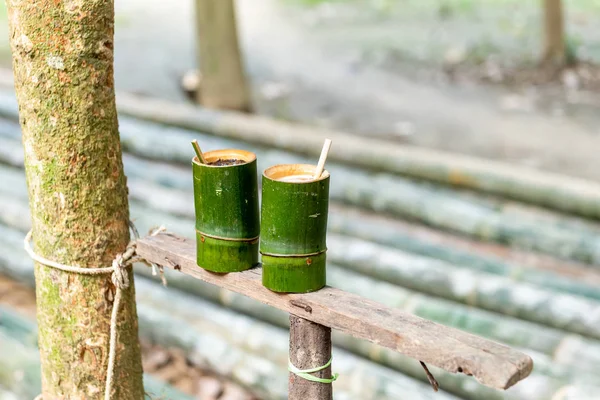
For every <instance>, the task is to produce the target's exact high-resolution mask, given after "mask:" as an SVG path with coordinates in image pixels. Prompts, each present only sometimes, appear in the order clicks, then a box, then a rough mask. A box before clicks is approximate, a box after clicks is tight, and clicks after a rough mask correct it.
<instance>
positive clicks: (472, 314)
mask: <svg viewBox="0 0 600 400" xmlns="http://www.w3.org/2000/svg"><path fill="white" fill-rule="evenodd" d="M132 215H143V216H147V220H145V219H142V220H139V221H138V223H139V224H140V225H141V226H142V227H150V226H151V225H152V224H153V221H156V220H157V219H160V220H161V221H166V222H167V224H168V225H169V226H172V227H174V230H177V228H182V229H183V230H184V231H185V230H186V229H185V225H186V224H185V223H179V225H177V221H178V220H174V219H172V218H171V219H169V217H168V216H166V215H164V214H160V213H155V212H154V213H153V212H152V210H149V209H145V208H141V209H140V208H139V206H138V205H136V204H135V203H134V204H132ZM191 223H192V222H191V221H190V222H189V223H188V225H191ZM24 229H27V227H24ZM3 237H4V238H5V240H9V238H10V237H11V235H10V234H8V233H7V232H4V233H3ZM12 237H13V242H14V243H13V246H17V245H18V242H19V240H20V237H19V235H18V234H17V235H14V234H13V235H12ZM9 249H10V247H9V248H7V254H10V253H9ZM7 262H11V261H10V257H9V260H7ZM338 271H340V272H338ZM331 274H332V278H331V279H332V284H334V285H336V286H339V287H341V288H343V289H346V290H349V291H353V292H357V293H359V294H361V295H363V296H365V297H371V298H376V299H377V300H379V301H382V302H384V303H386V304H389V305H391V306H401V307H404V308H405V309H407V311H412V312H415V313H416V314H417V315H419V316H422V317H426V318H431V319H434V320H436V321H438V322H441V323H444V324H447V325H453V326H455V327H458V328H461V329H467V330H469V331H472V332H475V333H478V334H481V335H483V336H487V337H490V338H492V339H495V340H499V341H503V342H505V343H508V344H511V345H514V346H518V347H526V348H533V349H536V350H537V351H540V352H543V353H546V354H548V355H552V354H554V353H556V354H560V355H561V356H562V358H561V360H559V361H561V362H563V363H565V362H569V360H571V361H572V360H576V361H575V362H576V363H577V364H579V365H594V364H595V365H598V360H599V359H600V352H599V351H596V350H593V349H594V348H596V347H598V346H597V345H595V344H593V343H592V342H586V341H585V340H581V339H577V338H576V337H574V336H573V337H569V336H566V335H565V334H564V333H558V332H557V331H553V330H552V329H547V328H546V329H544V328H543V327H540V326H536V325H533V324H527V323H525V322H522V321H519V320H513V319H511V318H510V317H502V316H499V315H497V314H489V313H486V312H485V311H480V310H476V309H475V310H469V308H467V307H464V308H461V307H460V306H459V305H458V304H454V303H445V302H443V301H440V300H439V299H428V297H427V296H423V295H417V294H416V293H414V292H411V291H406V290H403V289H401V288H398V287H396V286H393V285H390V284H385V283H383V282H380V283H377V282H376V281H374V280H371V279H369V278H367V277H363V276H361V275H356V274H352V273H350V272H348V271H345V272H344V273H342V272H341V270H340V269H339V268H337V267H331ZM344 274H345V275H348V277H349V278H351V279H350V281H347V280H345V279H344V278H343V277H344ZM174 279H176V280H175V281H174V282H172V283H171V286H175V287H180V286H182V285H183V287H184V288H185V289H186V290H192V289H190V288H189V287H186V285H185V283H178V281H177V277H175V278H174ZM188 286H189V285H188ZM192 286H196V282H194V285H192ZM201 295H202V294H201ZM209 298H211V299H213V300H214V299H215V298H217V299H218V298H219V296H216V297H215V296H214V295H213V296H212V297H210V295H209ZM226 298H231V296H226ZM229 305H231V304H229ZM407 307H408V308H407ZM246 311H247V310H246ZM253 315H255V316H257V317H261V315H270V314H269V312H268V310H262V311H261V312H257V313H254V314H253ZM283 320H286V321H287V319H286V318H285V316H283ZM270 322H272V321H270ZM559 349H561V352H558V350H559ZM565 349H567V350H566V351H562V350H565ZM582 349H587V350H583V351H582ZM586 360H588V361H586ZM594 360H596V361H594Z"/></svg>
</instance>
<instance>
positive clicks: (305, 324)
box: [288, 315, 333, 400]
mask: <svg viewBox="0 0 600 400" xmlns="http://www.w3.org/2000/svg"><path fill="white" fill-rule="evenodd" d="M330 358H331V328H328V327H326V326H323V325H321V324H315V323H314V322H311V321H309V320H307V319H304V318H301V317H298V316H296V315H290V361H291V362H292V364H293V365H295V366H296V368H299V369H310V368H316V367H319V366H321V365H325V364H327V362H328V361H329V359H330ZM312 375H314V376H316V377H317V378H325V379H328V378H331V366H329V367H327V368H325V369H324V370H322V371H319V372H316V373H314V374H312ZM288 387H289V395H288V400H306V399H315V400H331V399H333V385H332V384H327V383H320V382H311V381H308V380H306V379H304V378H301V377H299V376H297V375H296V374H293V373H291V372H290V380H289V386H288Z"/></svg>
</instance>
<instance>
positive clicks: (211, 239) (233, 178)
mask: <svg viewBox="0 0 600 400" xmlns="http://www.w3.org/2000/svg"><path fill="white" fill-rule="evenodd" d="M204 159H205V160H206V164H203V163H201V162H199V160H198V157H194V158H193V160H192V170H193V175H194V205H195V211H196V254H197V264H198V265H199V266H200V267H202V268H204V269H206V270H208V271H213V272H221V273H226V272H237V271H244V270H246V269H249V268H251V267H253V266H255V265H257V264H258V239H259V234H260V216H259V207H258V182H257V170H256V155H255V154H254V153H251V152H249V151H244V150H234V149H228V150H215V151H209V152H206V153H204ZM219 160H220V161H221V162H223V161H224V160H240V161H243V163H242V164H236V165H221V166H219V165H211V164H215V163H216V162H218V161H219Z"/></svg>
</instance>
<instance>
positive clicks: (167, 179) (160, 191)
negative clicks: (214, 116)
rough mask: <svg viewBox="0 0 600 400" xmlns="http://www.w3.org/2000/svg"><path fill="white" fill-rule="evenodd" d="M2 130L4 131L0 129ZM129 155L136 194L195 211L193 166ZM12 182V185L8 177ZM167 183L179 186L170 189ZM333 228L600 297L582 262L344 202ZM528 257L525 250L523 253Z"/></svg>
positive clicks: (12, 145)
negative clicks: (529, 262)
mask: <svg viewBox="0 0 600 400" xmlns="http://www.w3.org/2000/svg"><path fill="white" fill-rule="evenodd" d="M1 134H2V131H0V135H1ZM0 144H1V145H0V148H1V149H5V150H6V153H7V154H12V155H16V156H14V157H10V158H6V157H4V155H3V154H0V160H1V161H2V162H5V163H8V164H10V165H14V166H21V165H22V147H21V144H20V142H17V141H16V140H2V139H0ZM19 155H20V157H19ZM124 158H125V168H126V171H127V175H128V176H129V177H130V180H129V188H130V193H131V195H132V196H133V197H134V198H137V199H143V200H144V201H145V202H147V203H150V204H151V205H152V206H154V207H155V208H158V209H161V210H164V211H169V212H170V213H173V214H177V215H189V213H190V212H191V211H192V207H191V204H190V202H189V201H186V200H185V199H186V198H187V197H188V194H187V193H188V192H186V191H183V189H188V188H189V179H188V178H187V174H188V171H186V170H184V169H183V168H180V167H177V166H173V165H170V164H160V163H159V164H157V163H156V162H149V161H146V160H142V159H139V158H137V157H134V156H130V155H125V157H124ZM0 170H1V166H0ZM131 178H133V179H131ZM4 179H5V180H6V179H9V178H4ZM152 182H155V183H152ZM7 186H12V185H11V184H10V183H9V182H7ZM165 186H166V187H170V188H173V189H170V190H166V189H165ZM176 189H182V191H181V192H178V191H177V190H176ZM167 198H168V201H165V199H167ZM4 211H7V210H4ZM526 217H527V216H525V218H526ZM17 218H18V217H17ZM573 225H574V224H570V226H572V229H576V228H577V227H576V226H573ZM329 227H330V230H331V231H333V232H338V233H342V234H347V235H351V236H355V237H361V238H363V239H366V240H369V241H373V242H377V243H380V244H384V245H388V246H394V247H396V248H399V249H402V250H405V251H408V252H411V253H417V254H422V255H427V256H431V257H435V258H438V259H441V260H444V261H447V262H450V263H453V264H457V265H461V266H464V267H467V268H472V269H475V270H479V271H482V272H488V273H492V274H496V275H502V276H506V277H510V278H511V279H512V280H516V281H523V282H528V283H533V284H536V285H540V286H544V287H548V288H551V289H554V290H557V291H560V292H564V293H571V294H576V295H581V296H585V297H589V298H593V299H596V300H600V291H598V290H597V287H596V286H594V285H591V284H587V283H586V282H588V281H589V282H600V278H599V277H598V276H597V275H593V274H591V273H589V272H586V271H584V270H583V269H582V267H581V266H579V265H573V264H566V263H564V262H563V263H561V264H559V263H556V262H553V261H550V262H549V263H546V264H552V265H550V266H549V267H547V266H546V265H541V266H540V267H541V268H551V269H559V272H560V273H561V274H560V275H557V274H555V273H552V272H550V273H548V272H546V271H543V270H542V271H540V270H538V269H535V268H530V267H527V266H523V265H519V264H518V263H516V262H512V263H511V262H509V261H507V260H506V258H508V256H510V255H511V254H512V253H507V252H506V251H503V250H502V248H492V249H490V250H489V251H485V250H486V249H485V248H484V247H483V246H481V245H480V244H477V243H475V242H469V241H467V240H461V239H458V238H457V237H451V236H448V235H446V237H444V236H442V237H440V234H439V233H437V232H436V233H432V232H431V231H429V232H427V231H426V230H425V233H423V231H424V229H423V228H416V227H415V226H411V225H408V224H403V223H400V222H399V221H390V220H389V219H388V218H381V217H374V216H372V215H371V214H368V213H358V212H356V211H353V210H350V209H348V208H345V207H339V206H338V207H336V208H334V209H333V213H330V216H329ZM570 229H571V228H570ZM582 234H585V235H587V236H589V235H592V234H593V232H585V231H584V232H582ZM432 236H433V237H432ZM478 250H481V251H478ZM492 251H493V252H497V253H507V254H504V255H503V256H502V257H499V256H496V255H495V254H489V253H490V252H492ZM525 256H526V255H523V256H521V258H524V257H525ZM565 275H566V276H569V275H572V276H575V277H577V276H579V277H580V279H569V278H565Z"/></svg>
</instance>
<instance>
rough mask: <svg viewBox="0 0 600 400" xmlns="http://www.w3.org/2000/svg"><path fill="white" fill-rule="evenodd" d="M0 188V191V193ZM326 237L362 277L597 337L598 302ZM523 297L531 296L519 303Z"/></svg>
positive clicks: (334, 253) (179, 227)
mask: <svg viewBox="0 0 600 400" xmlns="http://www.w3.org/2000/svg"><path fill="white" fill-rule="evenodd" d="M15 171H18V170H15ZM5 175H6V176H7V177H8V179H9V180H11V181H18V179H17V178H14V177H11V175H12V174H5ZM19 187H20V190H19V191H20V193H21V196H22V197H23V198H25V195H26V189H25V186H24V183H22V182H21V184H20V185H17V186H10V187H7V186H5V187H4V188H5V189H4V190H16V189H17V188H19ZM2 190H3V189H0V193H1V191H2ZM170 197H172V196H171V195H168V194H167V196H166V197H165V198H164V199H163V200H164V201H159V203H161V204H165V203H167V201H166V199H168V198H170ZM12 207H14V206H12ZM138 209H139V208H138V206H137V204H136V203H135V202H132V211H134V212H135V210H138ZM134 215H136V217H137V218H138V221H139V222H143V221H148V226H152V225H153V223H152V221H154V222H155V221H156V220H161V221H163V222H165V223H167V225H169V226H170V227H171V229H173V230H174V231H175V232H181V233H185V232H187V231H189V222H187V223H186V222H185V221H182V220H178V219H174V218H170V217H169V216H168V215H165V214H157V213H156V212H153V211H152V210H149V209H143V211H141V210H140V211H139V212H135V214H134ZM192 215H193V214H192ZM329 240H330V244H331V245H333V246H332V247H331V249H330V258H331V260H332V261H334V262H337V263H341V264H344V265H345V266H346V267H350V268H352V269H354V270H356V271H358V272H361V273H363V274H365V275H369V276H374V277H376V278H378V279H384V280H387V281H390V282H393V283H396V284H399V285H401V286H405V287H409V288H412V289H415V290H419V291H423V292H424V293H429V294H432V295H435V296H441V297H446V298H448V299H450V300H454V301H458V302H462V303H466V304H469V305H477V306H479V307H483V308H486V309H489V310H492V311H496V312H500V313H506V314H508V315H515V316H518V317H519V318H522V319H526V320H531V321H534V322H539V323H542V324H546V325H549V326H553V327H557V328H561V329H564V330H568V331H571V332H576V333H582V334H584V335H586V336H590V337H596V338H599V337H600V336H599V332H598V326H599V325H598V324H597V323H596V322H595V320H594V316H595V315H597V313H596V310H598V308H599V306H600V303H598V302H595V301H592V300H588V299H585V298H582V297H579V296H571V295H557V293H556V292H554V291H551V290H547V289H544V288H541V287H538V286H537V285H530V284H522V283H516V282H514V281H513V280H511V279H509V278H503V277H499V276H495V275H490V274H487V273H477V272H473V271H470V270H469V269H466V268H457V267H455V266H453V265H450V264H446V263H443V262H440V261H437V260H434V259H429V258H424V257H419V256H415V255H412V254H407V253H404V252H401V251H397V250H394V249H390V248H387V247H383V246H378V245H376V244H373V243H369V242H365V241H363V240H359V239H354V238H349V237H341V236H339V235H330V239H329ZM358 250H360V251H358ZM365 257H367V258H368V260H367V258H365ZM366 261H368V263H367V262H366ZM467 289H468V290H467ZM523 296H524V297H526V298H527V297H529V298H530V299H531V300H530V301H529V302H523V301H522V300H521V297H523ZM564 304H569V305H571V306H570V307H569V310H570V315H568V316H565V315H564V312H563V311H562V310H563V309H564V306H563V305H564Z"/></svg>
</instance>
